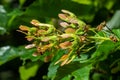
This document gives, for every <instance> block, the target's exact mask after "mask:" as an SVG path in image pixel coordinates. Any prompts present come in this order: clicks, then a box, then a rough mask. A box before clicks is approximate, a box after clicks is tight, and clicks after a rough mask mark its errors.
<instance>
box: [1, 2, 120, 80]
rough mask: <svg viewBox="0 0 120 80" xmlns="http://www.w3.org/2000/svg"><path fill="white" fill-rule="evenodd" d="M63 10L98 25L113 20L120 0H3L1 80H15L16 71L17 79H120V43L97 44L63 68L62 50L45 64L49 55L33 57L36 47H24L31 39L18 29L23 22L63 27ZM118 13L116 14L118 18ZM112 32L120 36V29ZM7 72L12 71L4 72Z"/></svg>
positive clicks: (117, 20)
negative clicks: (59, 14)
mask: <svg viewBox="0 0 120 80" xmlns="http://www.w3.org/2000/svg"><path fill="white" fill-rule="evenodd" d="M61 9H66V10H69V11H71V12H73V13H75V14H76V15H77V17H78V18H79V19H81V20H83V21H84V22H86V23H87V24H90V25H92V27H95V26H96V25H98V24H99V23H101V22H102V21H109V20H111V18H112V17H113V15H114V14H115V12H116V11H117V10H119V9H120V1H119V0H0V80H15V79H16V77H15V74H16V75H17V79H16V80H20V79H22V80H27V79H28V80H42V79H43V80H80V79H81V80H119V79H120V76H119V73H120V68H119V66H120V55H119V51H120V42H116V43H114V42H112V41H105V42H103V43H101V44H100V45H99V46H96V47H97V49H94V50H91V51H89V52H88V54H83V55H81V58H80V59H79V58H78V59H76V60H75V61H74V62H73V63H70V64H68V65H65V66H63V67H60V66H59V65H54V63H55V62H56V61H57V60H58V58H60V57H61V55H62V54H64V51H62V50H59V51H58V52H57V53H58V54H59V55H58V56H56V58H55V59H53V61H52V62H51V63H43V57H44V56H45V55H43V56H38V57H33V56H32V53H33V52H34V51H35V50H34V49H31V50H26V49H25V48H24V45H26V44H28V42H27V41H26V39H25V38H24V36H25V35H23V34H21V33H19V32H17V31H16V30H17V29H18V27H19V26H20V25H22V24H25V25H29V26H32V25H30V24H29V22H30V21H31V20H32V19H37V20H39V21H40V22H44V23H51V24H53V25H55V27H57V28H59V24H58V23H59V19H58V13H60V11H61ZM118 16H119V15H116V16H115V18H118ZM111 22H112V24H115V23H119V19H113V20H111ZM56 25H57V26H56ZM113 26H114V25H113ZM119 27H120V25H118V28H119ZM112 31H113V32H114V34H115V35H116V36H117V37H118V38H120V29H113V30H112ZM98 44H99V43H98ZM16 58H17V59H19V60H16ZM21 61H22V63H21ZM13 62H14V63H13ZM29 64H30V65H29ZM48 64H49V65H48ZM26 66H27V67H26ZM7 71H10V72H12V73H9V74H4V72H7ZM26 71H27V72H28V73H29V74H27V72H26ZM10 74H11V75H13V76H12V78H11V77H10V78H9V76H7V75H10ZM3 75H4V76H5V77H4V76H3ZM11 75H10V76H11Z"/></svg>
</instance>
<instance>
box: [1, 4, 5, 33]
mask: <svg viewBox="0 0 120 80" xmlns="http://www.w3.org/2000/svg"><path fill="white" fill-rule="evenodd" d="M0 18H1V19H0V35H3V34H4V33H6V24H7V15H6V10H5V9H4V7H3V6H2V5H0Z"/></svg>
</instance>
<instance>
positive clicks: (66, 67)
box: [54, 62, 90, 80]
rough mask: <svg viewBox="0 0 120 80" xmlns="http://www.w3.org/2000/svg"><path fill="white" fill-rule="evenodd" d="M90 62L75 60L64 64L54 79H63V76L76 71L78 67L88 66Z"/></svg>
mask: <svg viewBox="0 0 120 80" xmlns="http://www.w3.org/2000/svg"><path fill="white" fill-rule="evenodd" d="M89 64H90V63H79V62H73V63H70V64H68V65H64V66H62V67H59V68H58V71H57V74H56V77H55V79H54V80H61V79H62V78H64V77H66V76H68V75H70V74H72V73H74V71H76V70H78V69H82V68H84V67H85V66H88V65H89ZM74 74H75V73H74Z"/></svg>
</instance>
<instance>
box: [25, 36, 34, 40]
mask: <svg viewBox="0 0 120 80" xmlns="http://www.w3.org/2000/svg"><path fill="white" fill-rule="evenodd" d="M25 38H27V40H28V41H32V40H33V39H34V36H26V37H25Z"/></svg>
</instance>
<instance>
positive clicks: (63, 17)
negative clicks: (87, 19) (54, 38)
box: [58, 14, 68, 20]
mask: <svg viewBox="0 0 120 80" xmlns="http://www.w3.org/2000/svg"><path fill="white" fill-rule="evenodd" d="M58 17H59V18H60V19H62V20H65V19H66V18H67V17H68V15H66V14H58Z"/></svg>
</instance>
